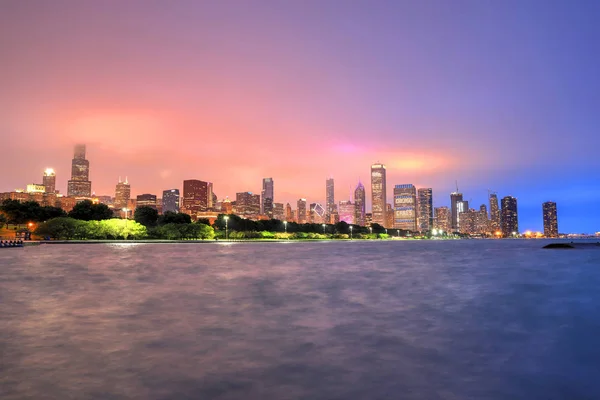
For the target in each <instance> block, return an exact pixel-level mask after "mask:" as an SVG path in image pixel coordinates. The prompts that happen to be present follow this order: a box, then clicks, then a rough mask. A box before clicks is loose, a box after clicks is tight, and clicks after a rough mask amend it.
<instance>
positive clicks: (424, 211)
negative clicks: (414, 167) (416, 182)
mask: <svg viewBox="0 0 600 400" xmlns="http://www.w3.org/2000/svg"><path fill="white" fill-rule="evenodd" d="M417 204H418V207H417V218H418V224H417V229H418V230H419V231H421V232H426V231H429V230H431V229H432V228H433V189H431V188H421V189H419V190H418V191H417Z"/></svg>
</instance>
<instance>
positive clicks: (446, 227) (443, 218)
mask: <svg viewBox="0 0 600 400" xmlns="http://www.w3.org/2000/svg"><path fill="white" fill-rule="evenodd" d="M433 227H434V228H435V229H437V230H441V231H444V232H450V231H451V230H452V213H451V212H450V209H449V208H448V207H436V208H434V220H433Z"/></svg>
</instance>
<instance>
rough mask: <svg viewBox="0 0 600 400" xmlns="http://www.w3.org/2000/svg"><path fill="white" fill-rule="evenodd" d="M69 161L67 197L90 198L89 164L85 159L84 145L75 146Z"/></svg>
mask: <svg viewBox="0 0 600 400" xmlns="http://www.w3.org/2000/svg"><path fill="white" fill-rule="evenodd" d="M73 153H74V154H73V160H72V161H71V180H69V181H68V183H67V196H69V197H90V196H91V195H92V182H90V162H89V161H88V160H86V159H85V144H78V145H75V150H74V152H73Z"/></svg>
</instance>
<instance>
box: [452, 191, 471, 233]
mask: <svg viewBox="0 0 600 400" xmlns="http://www.w3.org/2000/svg"><path fill="white" fill-rule="evenodd" d="M462 201H463V195H462V193H458V192H452V193H450V210H451V212H452V214H451V230H452V232H458V226H459V219H460V218H459V215H458V214H459V213H460V212H462V211H466V210H468V208H467V209H464V207H463V205H462ZM459 203H460V205H459Z"/></svg>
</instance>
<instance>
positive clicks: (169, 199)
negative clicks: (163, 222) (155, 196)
mask: <svg viewBox="0 0 600 400" xmlns="http://www.w3.org/2000/svg"><path fill="white" fill-rule="evenodd" d="M167 211H171V212H174V213H177V212H179V189H168V190H163V197H162V212H163V214H164V213H166V212H167Z"/></svg>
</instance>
